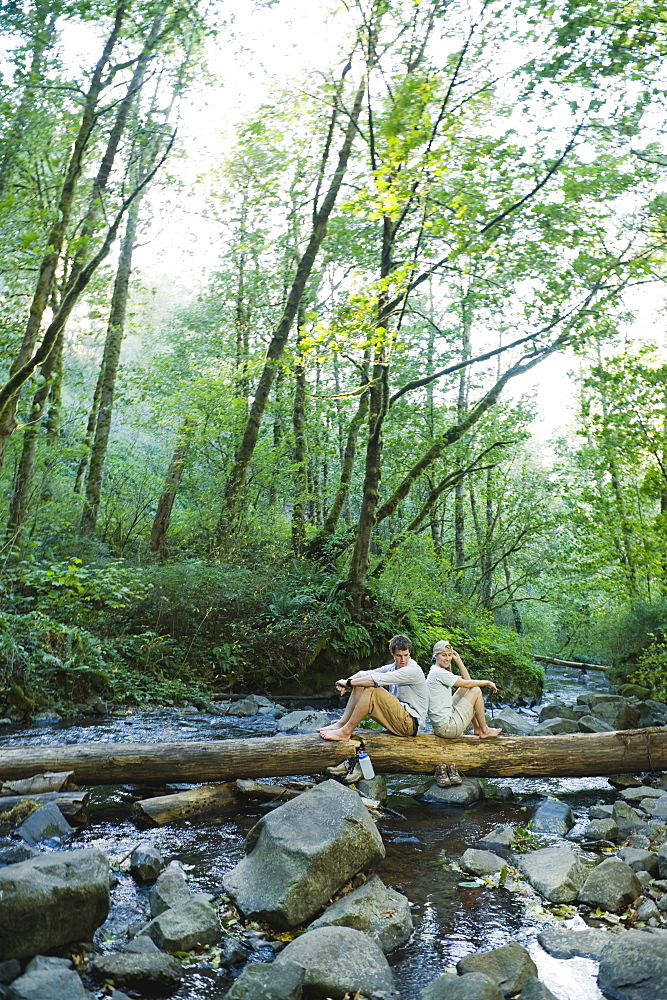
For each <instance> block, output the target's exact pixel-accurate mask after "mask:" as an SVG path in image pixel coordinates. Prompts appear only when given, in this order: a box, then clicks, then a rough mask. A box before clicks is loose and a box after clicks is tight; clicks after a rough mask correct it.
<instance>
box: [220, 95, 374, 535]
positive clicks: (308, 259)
mask: <svg viewBox="0 0 667 1000" xmlns="http://www.w3.org/2000/svg"><path fill="white" fill-rule="evenodd" d="M365 92H366V81H365V79H364V81H363V82H362V83H361V84H360V85H359V88H358V89H357V93H356V96H355V99H354V104H353V107H352V110H351V112H350V115H349V118H348V124H347V127H346V130H345V137H344V139H343V144H342V146H341V150H340V153H339V156H338V163H337V166H336V170H335V172H334V175H333V178H332V180H331V184H330V185H329V190H328V191H327V194H326V196H325V198H324V200H323V202H322V205H321V207H320V208H319V209H317V210H316V211H315V213H314V217H313V226H312V231H311V234H310V239H309V240H308V245H307V247H306V249H305V251H304V253H303V255H302V257H301V259H300V260H299V264H298V266H297V270H296V275H295V277H294V281H293V282H292V286H291V288H290V291H289V295H288V296H287V301H286V303H285V307H284V309H283V313H282V316H281V318H280V322H279V323H278V326H277V328H276V331H275V333H274V334H273V337H272V338H271V342H270V343H269V347H268V349H267V352H266V361H265V364H264V368H263V370H262V373H261V375H260V377H259V382H258V383H257V389H256V390H255V398H254V399H253V402H252V405H251V407H250V412H249V414H248V420H247V421H246V426H245V429H244V432H243V437H242V439H241V443H240V445H239V447H238V450H237V453H236V460H235V462H234V467H233V469H232V471H231V473H230V475H229V478H228V480H227V485H226V487H225V500H224V504H223V509H222V511H221V514H220V519H219V521H218V530H217V541H218V544H219V545H220V544H222V542H223V541H224V539H225V537H226V536H227V534H228V533H229V530H230V523H231V522H233V521H234V520H235V518H236V516H237V514H238V512H239V508H240V505H241V499H242V495H243V490H244V487H245V483H246V478H247V475H248V467H249V465H250V462H251V460H252V456H253V453H254V450H255V445H256V443H257V438H258V436H259V428H260V426H261V423H262V418H263V416H264V411H265V409H266V406H267V403H268V399H269V393H270V392H271V386H272V385H273V382H274V379H275V377H276V372H277V371H278V364H279V362H280V359H281V357H282V355H283V351H284V350H285V345H286V344H287V339H288V337H289V333H290V330H291V329H292V323H293V322H294V318H295V316H296V314H297V310H298V308H299V305H300V303H301V299H302V296H303V293H304V291H305V288H306V283H307V281H308V278H309V277H310V274H311V271H312V269H313V266H314V264H315V260H316V258H317V254H318V252H319V249H320V247H321V245H322V241H323V240H324V237H325V236H326V231H327V223H328V221H329V216H330V215H331V212H332V211H333V208H334V205H335V204H336V200H337V198H338V192H339V191H340V187H341V184H342V182H343V177H344V176H345V171H346V170H347V164H348V160H349V158H350V153H351V151H352V143H353V141H354V138H355V136H356V134H357V127H358V122H359V115H360V113H361V106H362V102H363V98H364V94H365Z"/></svg>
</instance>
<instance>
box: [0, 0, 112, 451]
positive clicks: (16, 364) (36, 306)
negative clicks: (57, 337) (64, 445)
mask: <svg viewBox="0 0 667 1000" xmlns="http://www.w3.org/2000/svg"><path fill="white" fill-rule="evenodd" d="M126 8H127V0H119V2H118V4H117V6H116V17H115V21H114V25H113V28H112V30H111V33H110V34H109V37H108V38H107V41H106V44H105V46H104V49H103V51H102V55H101V56H100V58H99V60H98V62H97V65H96V67H95V70H94V72H93V76H92V79H91V83H90V86H89V88H88V93H87V94H86V99H85V103H84V108H83V112H82V115H81V120H80V122H79V129H78V133H77V137H76V140H75V142H74V146H73V149H72V153H71V156H70V159H69V162H68V164H67V168H66V170H65V175H64V178H63V184H62V188H61V191H60V196H59V199H58V210H57V215H56V219H55V221H54V222H53V224H52V226H51V229H50V231H49V235H48V237H47V250H46V253H45V254H44V257H43V258H42V262H41V265H40V269H39V275H38V278H37V284H36V287H35V291H34V294H33V298H32V302H31V304H30V311H29V314H28V321H27V323H26V327H25V331H24V334H23V341H22V343H21V346H20V348H19V350H18V353H17V355H16V357H15V358H14V361H13V363H12V366H11V368H10V372H9V375H10V379H11V378H12V376H14V375H17V374H18V372H19V371H20V370H21V369H22V368H23V367H24V365H25V364H26V363H27V362H28V361H29V360H30V357H31V355H32V353H33V350H34V347H35V344H36V343H37V338H38V336H39V330H40V327H41V324H42V318H43V316H44V311H45V309H46V306H47V304H48V302H49V298H50V296H51V291H52V288H53V282H54V279H55V273H56V268H57V266H58V261H59V260H60V254H61V252H62V248H63V242H64V239H65V233H66V231H67V226H68V224H69V220H70V216H71V214H72V206H73V204H74V195H75V193H76V188H77V184H78V180H79V177H80V175H81V171H82V169H83V161H84V155H85V151H86V148H87V146H88V142H89V140H90V137H91V134H92V131H93V128H94V127H95V123H96V121H97V105H98V101H99V98H100V95H101V93H102V90H103V88H104V86H105V83H104V81H103V76H104V71H105V69H106V67H107V64H108V62H109V59H110V57H111V53H112V51H113V48H114V46H115V44H116V41H117V40H118V35H119V33H120V29H121V26H122V24H123V20H124V18H125V14H126ZM17 406H18V392H17V393H14V394H13V395H12V396H11V398H10V399H8V400H7V401H6V403H4V405H3V406H2V410H1V411H0V465H1V464H2V462H3V460H4V456H5V452H6V450H7V445H8V443H9V439H10V437H11V435H12V434H13V432H14V430H15V428H16V408H17Z"/></svg>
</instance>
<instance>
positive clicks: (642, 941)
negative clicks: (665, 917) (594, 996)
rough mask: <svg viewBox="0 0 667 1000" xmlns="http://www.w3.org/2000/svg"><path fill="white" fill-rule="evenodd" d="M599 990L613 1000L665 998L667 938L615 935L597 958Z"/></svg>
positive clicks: (637, 933) (644, 934)
mask: <svg viewBox="0 0 667 1000" xmlns="http://www.w3.org/2000/svg"><path fill="white" fill-rule="evenodd" d="M598 986H599V987H600V989H601V990H602V991H603V992H604V993H605V995H607V996H610V997H614V998H615V1000H658V998H659V997H667V934H665V933H664V932H663V933H660V934H649V933H647V932H646V931H626V933H625V934H619V935H614V936H613V938H612V940H611V941H610V942H609V944H608V945H607V946H606V947H605V948H604V949H603V951H602V955H601V956H600V970H599V972H598Z"/></svg>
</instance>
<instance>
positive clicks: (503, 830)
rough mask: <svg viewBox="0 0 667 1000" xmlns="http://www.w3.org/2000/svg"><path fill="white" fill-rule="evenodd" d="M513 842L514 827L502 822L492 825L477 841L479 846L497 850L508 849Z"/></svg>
mask: <svg viewBox="0 0 667 1000" xmlns="http://www.w3.org/2000/svg"><path fill="white" fill-rule="evenodd" d="M513 843H514V827H513V826H509V825H508V824H504V825H503V826H494V827H492V828H491V829H490V830H489V831H488V833H485V834H484V836H483V837H482V839H481V840H479V841H478V845H479V846H480V847H491V848H493V849H495V850H497V851H503V852H506V851H508V850H509V849H510V848H511V846H512V844H513Z"/></svg>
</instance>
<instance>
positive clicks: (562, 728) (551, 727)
mask: <svg viewBox="0 0 667 1000" xmlns="http://www.w3.org/2000/svg"><path fill="white" fill-rule="evenodd" d="M578 732H580V729H579V723H578V722H576V721H575V720H574V719H558V718H556V719H547V720H546V722H540V724H539V726H535V736H563V735H564V734H567V733H578Z"/></svg>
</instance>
